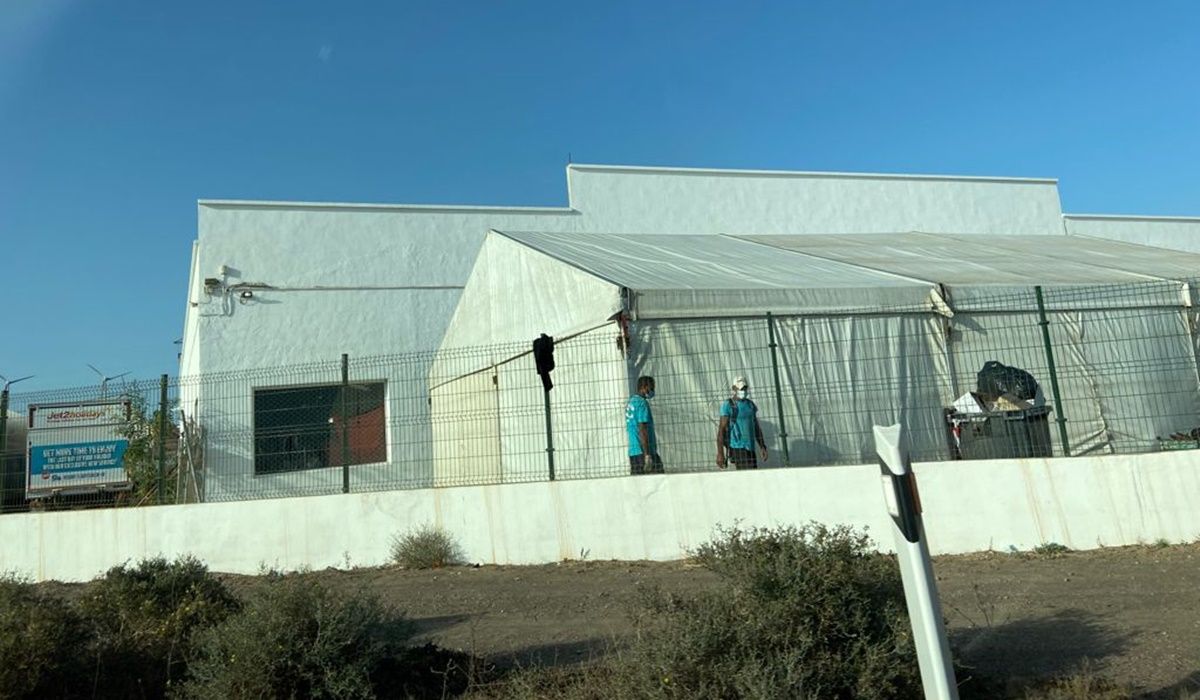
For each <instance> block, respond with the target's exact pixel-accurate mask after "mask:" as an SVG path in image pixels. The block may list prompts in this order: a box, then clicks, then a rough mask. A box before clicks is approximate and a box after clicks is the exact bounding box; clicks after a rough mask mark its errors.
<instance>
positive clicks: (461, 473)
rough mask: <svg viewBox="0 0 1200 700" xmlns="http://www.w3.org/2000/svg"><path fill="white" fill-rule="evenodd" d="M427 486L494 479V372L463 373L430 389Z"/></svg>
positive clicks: (497, 473) (497, 465)
mask: <svg viewBox="0 0 1200 700" xmlns="http://www.w3.org/2000/svg"><path fill="white" fill-rule="evenodd" d="M430 418H431V419H432V428H433V446H432V447H433V449H432V453H433V485H434V486H456V485H463V484H478V483H500V482H501V477H502V475H503V470H502V467H501V460H500V390H499V386H498V383H497V379H496V372H495V371H492V370H489V371H484V372H477V373H474V374H469V375H466V376H463V377H460V378H459V379H457V380H455V381H454V382H450V383H447V384H443V385H441V386H438V387H436V388H434V389H433V390H432V391H431V392H430Z"/></svg>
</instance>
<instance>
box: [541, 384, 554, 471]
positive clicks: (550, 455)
mask: <svg viewBox="0 0 1200 700" xmlns="http://www.w3.org/2000/svg"><path fill="white" fill-rule="evenodd" d="M542 396H543V397H544V399H545V405H546V461H547V462H548V463H549V465H550V481H554V430H553V427H552V424H551V421H550V390H549V389H546V390H544V391H542Z"/></svg>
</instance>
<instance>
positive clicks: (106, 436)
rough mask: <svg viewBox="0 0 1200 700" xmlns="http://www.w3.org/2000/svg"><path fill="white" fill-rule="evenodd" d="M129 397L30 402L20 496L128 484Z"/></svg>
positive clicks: (40, 495) (53, 493) (124, 486)
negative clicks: (23, 485)
mask: <svg viewBox="0 0 1200 700" xmlns="http://www.w3.org/2000/svg"><path fill="white" fill-rule="evenodd" d="M129 412H130V404H129V401H128V400H120V401H100V402H95V403H74V404H41V405H34V406H30V407H29V445H28V447H29V451H28V455H27V458H28V461H27V462H26V470H25V497H26V498H44V497H46V496H51V495H56V494H58V495H74V494H80V493H93V492H95V491H101V490H120V489H126V488H129V475H128V474H127V473H126V471H125V450H126V449H128V448H129V439H128V438H127V437H125V436H124V435H122V434H121V433H122V430H123V428H124V427H125V426H126V425H127V423H128V421H129V415H130V413H129Z"/></svg>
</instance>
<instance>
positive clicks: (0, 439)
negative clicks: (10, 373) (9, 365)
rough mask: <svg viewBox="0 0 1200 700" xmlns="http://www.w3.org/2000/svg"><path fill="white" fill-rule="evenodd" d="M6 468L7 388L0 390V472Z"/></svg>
mask: <svg viewBox="0 0 1200 700" xmlns="http://www.w3.org/2000/svg"><path fill="white" fill-rule="evenodd" d="M7 467H8V387H7V386H5V387H4V389H3V390H0V472H3V471H4V470H5V469H6V468H7Z"/></svg>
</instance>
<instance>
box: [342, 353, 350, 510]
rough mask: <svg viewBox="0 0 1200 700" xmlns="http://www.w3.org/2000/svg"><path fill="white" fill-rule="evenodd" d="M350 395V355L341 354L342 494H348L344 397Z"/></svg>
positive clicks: (348, 423) (346, 428)
mask: <svg viewBox="0 0 1200 700" xmlns="http://www.w3.org/2000/svg"><path fill="white" fill-rule="evenodd" d="M349 393H350V355H348V354H346V353H342V391H341V401H340V402H339V403H340V409H339V411H340V413H341V419H342V493H350V417H349V411H348V410H347V408H346V396H347V395H348V394H349Z"/></svg>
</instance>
